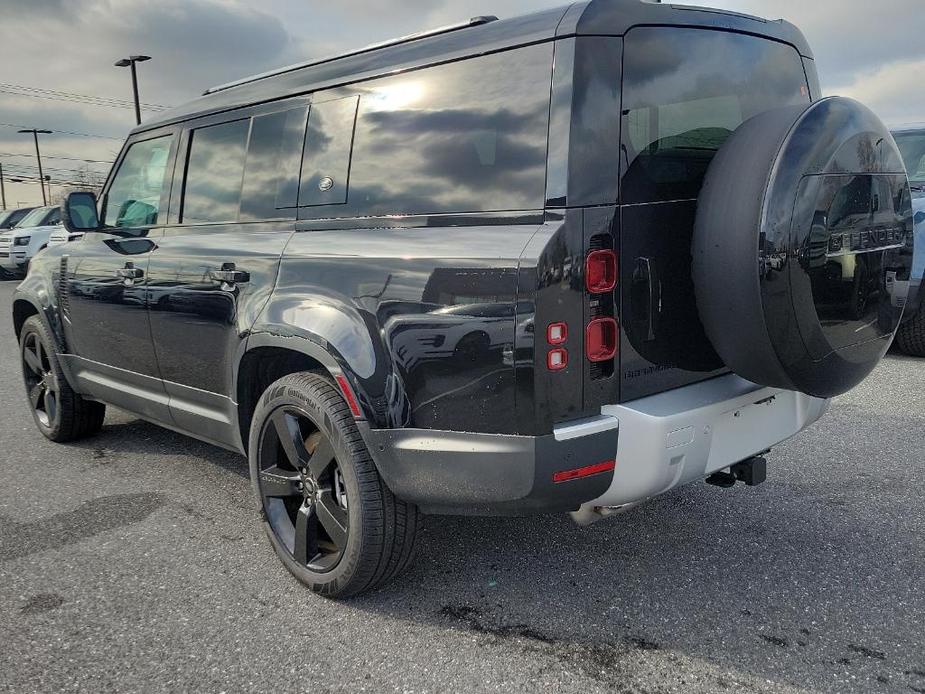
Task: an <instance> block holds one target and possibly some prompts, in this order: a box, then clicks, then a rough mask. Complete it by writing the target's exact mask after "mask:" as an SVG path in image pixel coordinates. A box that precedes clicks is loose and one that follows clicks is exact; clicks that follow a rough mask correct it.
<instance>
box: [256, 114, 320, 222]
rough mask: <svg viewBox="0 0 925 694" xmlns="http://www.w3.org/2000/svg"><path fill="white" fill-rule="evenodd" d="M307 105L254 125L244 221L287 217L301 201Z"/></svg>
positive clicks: (266, 117)
mask: <svg viewBox="0 0 925 694" xmlns="http://www.w3.org/2000/svg"><path fill="white" fill-rule="evenodd" d="M306 116H307V108H306V107H304V106H303V107H300V108H294V109H290V110H288V111H281V112H279V113H271V114H269V115H266V116H257V117H256V118H254V119H253V123H252V125H251V133H250V141H249V143H248V147H247V161H246V164H245V166H244V188H243V190H242V192H241V214H240V219H241V220H242V221H253V220H259V219H273V218H274V217H281V216H287V213H285V212H283V211H282V210H285V209H286V208H294V207H295V206H296V205H297V204H298V195H299V165H300V163H301V160H302V142H303V138H304V136H305V119H306Z"/></svg>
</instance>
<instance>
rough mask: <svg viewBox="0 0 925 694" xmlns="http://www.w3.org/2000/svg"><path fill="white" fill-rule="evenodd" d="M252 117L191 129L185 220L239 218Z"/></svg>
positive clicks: (226, 220)
mask: <svg viewBox="0 0 925 694" xmlns="http://www.w3.org/2000/svg"><path fill="white" fill-rule="evenodd" d="M249 131H250V119H245V120H238V121H234V122H232V123H222V124H221V125H213V126H210V127H207V128H198V129H196V130H193V131H192V132H191V133H190V148H189V158H188V160H187V165H186V185H185V188H184V193H183V213H182V219H181V221H182V222H183V223H184V224H197V223H204V222H231V221H235V220H237V218H238V207H239V206H240V203H241V183H242V179H243V176H244V157H245V152H246V150H247V138H248V132H249Z"/></svg>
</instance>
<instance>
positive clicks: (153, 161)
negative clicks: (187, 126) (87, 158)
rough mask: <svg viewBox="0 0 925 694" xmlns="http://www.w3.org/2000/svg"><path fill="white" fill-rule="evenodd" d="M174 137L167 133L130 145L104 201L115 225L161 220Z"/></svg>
mask: <svg viewBox="0 0 925 694" xmlns="http://www.w3.org/2000/svg"><path fill="white" fill-rule="evenodd" d="M172 139H173V137H172V136H171V135H166V136H164V137H158V138H156V139H154V140H145V141H144V142H136V143H135V144H133V145H131V147H129V149H128V151H127V152H126V153H125V158H124V159H123V160H122V164H121V165H120V166H119V170H118V172H116V177H115V178H114V179H113V182H112V185H111V186H110V188H109V193H108V194H107V196H106V200H105V201H104V203H103V217H102V221H103V222H104V223H106V224H108V225H109V226H115V227H141V226H152V225H154V224H157V223H158V221H159V218H160V204H161V193H162V192H163V190H164V179H165V177H166V173H167V159H168V156H169V155H170V143H171V141H172Z"/></svg>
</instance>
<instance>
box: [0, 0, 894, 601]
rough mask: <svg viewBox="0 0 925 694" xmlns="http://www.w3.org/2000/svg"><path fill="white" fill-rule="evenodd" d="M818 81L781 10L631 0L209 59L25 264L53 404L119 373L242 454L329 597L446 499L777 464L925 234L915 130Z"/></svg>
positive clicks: (110, 395)
mask: <svg viewBox="0 0 925 694" xmlns="http://www.w3.org/2000/svg"><path fill="white" fill-rule="evenodd" d="M820 95H821V91H820V87H819V83H818V79H817V76H816V68H815V64H814V61H813V59H812V53H811V51H810V48H809V46H808V45H807V43H806V41H805V39H804V38H803V36H802V34H801V33H800V32H799V31H798V30H797V29H796V28H795V27H793V26H792V25H790V24H788V23H786V22H783V21H778V22H765V21H763V20H758V19H754V18H750V17H746V16H742V15H739V14H730V13H726V12H722V11H718V10H717V11H714V10H703V9H698V8H690V7H683V8H681V7H674V6H672V5H670V4H668V3H664V4H656V3H649V2H639V1H638V0H591V1H590V2H586V3H579V4H574V5H571V6H570V7H568V8H560V9H555V10H547V11H543V12H539V13H537V14H533V15H529V16H526V17H520V18H515V19H511V20H507V21H496V20H495V19H494V18H491V17H481V18H476V19H473V20H472V21H469V22H464V23H462V24H460V25H455V26H451V27H445V28H442V29H439V30H436V31H433V32H427V33H424V34H419V35H415V36H412V37H407V38H404V39H400V40H398V41H395V42H392V43H389V44H387V45H380V46H376V47H372V48H369V49H362V50H359V51H355V52H353V53H348V54H346V55H343V56H340V57H336V58H330V59H326V60H316V61H312V62H309V63H305V64H302V65H296V66H292V67H289V68H286V69H283V70H279V71H275V72H272V73H269V74H264V75H258V76H256V77H252V78H247V79H244V80H240V81H238V82H235V83H232V84H228V85H224V86H221V87H216V88H213V89H210V90H208V91H207V92H206V94H205V95H204V96H203V97H201V98H199V99H197V100H195V101H193V102H191V103H189V104H186V105H184V106H181V107H179V108H176V109H174V110H172V111H169V112H165V113H162V114H158V115H157V116H156V117H154V118H153V119H150V120H148V121H147V122H145V123H144V124H142V125H141V126H139V127H138V128H136V129H135V130H134V131H133V132H132V133H131V134H130V135H129V138H128V140H127V142H126V144H125V146H124V148H123V150H122V152H121V154H120V155H119V157H118V160H117V162H116V164H115V165H114V170H113V172H112V174H111V175H110V177H109V180H108V182H107V184H106V186H105V187H104V190H103V194H102V197H101V201H102V202H101V205H100V207H99V209H98V208H97V201H96V199H95V197H94V196H93V195H92V194H90V193H72V194H71V195H70V196H69V197H68V199H67V202H66V204H65V208H64V221H65V225H66V226H67V228H68V230H69V231H70V232H72V233H84V237H83V238H82V239H81V240H80V241H78V242H76V243H72V244H66V245H60V246H57V247H56V248H50V249H48V250H47V251H45V252H44V253H42V254H40V255H39V256H38V257H36V258H35V260H34V261H33V263H32V265H31V267H30V271H29V275H28V277H27V278H26V280H25V281H24V282H23V283H22V285H20V287H19V288H18V290H17V292H16V294H15V296H14V303H13V317H14V325H15V330H16V335H17V337H18V338H19V340H20V344H21V354H22V364H23V374H24V379H25V385H26V391H27V393H28V396H29V404H30V408H31V410H32V412H33V415H34V419H35V422H36V424H37V426H38V428H39V429H40V431H41V432H42V433H43V434H44V435H45V436H46V437H48V438H49V439H51V440H53V441H70V440H74V439H77V438H81V437H85V436H89V435H91V434H94V433H95V432H97V431H98V430H99V429H100V427H101V425H102V422H103V417H104V413H105V407H106V405H107V404H111V405H114V406H117V407H119V408H123V409H125V410H128V411H130V412H133V413H135V414H137V415H138V416H140V417H143V418H145V419H148V420H150V421H153V422H156V423H159V424H162V425H164V426H166V427H168V428H171V429H174V430H178V431H181V432H184V433H186V434H189V435H191V436H194V437H197V438H200V439H202V440H205V441H208V442H211V443H214V444H217V445H219V446H224V447H226V448H228V449H230V450H233V451H237V452H240V453H244V454H246V455H247V456H248V458H249V462H250V470H251V477H252V480H253V487H254V495H255V499H256V503H257V506H258V508H259V509H260V511H261V522H262V524H263V526H264V528H265V530H266V532H267V535H268V537H269V540H270V543H271V544H272V546H273V548H274V550H275V552H276V553H277V555H278V556H279V558H280V560H281V561H282V563H283V564H284V565H285V566H286V568H287V569H288V570H289V571H291V572H292V573H293V575H295V576H296V577H297V578H298V579H299V580H301V581H303V582H305V583H306V584H307V585H308V586H310V587H311V589H312V590H315V591H317V592H319V593H321V594H323V595H326V596H331V597H345V596H349V595H354V594H357V593H360V592H363V591H366V590H369V589H372V588H373V587H375V586H378V585H380V584H382V583H383V582H385V581H386V580H388V579H390V578H391V577H393V576H395V575H397V574H398V573H400V572H401V571H402V570H403V569H404V568H405V567H406V566H407V565H408V563H409V561H410V559H411V557H412V555H413V551H414V546H415V539H416V537H417V535H418V531H419V528H420V525H421V514H422V513H425V514H488V515H510V514H530V513H549V512H572V513H573V514H574V516H573V517H574V518H575V519H576V520H577V521H579V522H581V523H588V522H591V521H594V520H597V519H600V518H602V517H604V516H606V515H609V514H610V513H612V512H613V511H614V510H619V509H625V508H627V507H629V506H632V505H634V504H637V503H640V502H642V501H644V500H646V499H649V498H651V497H654V496H657V495H659V494H662V493H664V492H667V491H668V490H670V489H673V488H675V487H677V486H678V485H681V484H687V483H690V482H694V481H698V480H704V479H706V480H707V481H709V482H710V483H712V484H716V485H720V486H731V485H733V484H735V483H737V482H744V483H745V484H748V485H755V484H758V483H760V482H762V481H763V480H764V478H765V471H766V460H765V458H764V457H763V456H764V454H766V453H767V451H768V450H769V449H771V448H772V447H773V446H775V445H776V444H778V443H779V442H781V441H784V440H786V439H788V438H790V437H791V436H794V435H795V434H797V433H799V432H800V431H801V430H802V429H804V428H805V427H807V426H809V425H811V424H812V423H813V422H815V421H816V420H817V419H818V418H819V417H820V416H822V414H823V413H824V412H825V410H826V408H827V405H828V402H829V398H831V397H833V396H836V395H838V394H840V393H844V392H846V391H847V390H849V389H851V388H853V387H854V386H855V385H857V384H858V383H859V382H861V381H862V380H863V379H864V378H866V377H867V375H868V374H869V373H870V372H871V370H873V369H874V368H875V366H876V365H877V364H878V362H879V361H880V359H881V358H882V356H883V354H884V353H885V352H886V350H887V348H888V347H889V345H890V343H891V341H892V339H893V336H894V334H895V331H896V327H897V326H898V324H899V321H900V317H901V315H902V308H900V307H898V306H896V305H894V303H893V302H892V301H891V299H890V297H889V295H888V294H887V292H886V291H885V286H886V283H887V277H888V275H889V273H893V277H894V278H895V277H896V276H898V274H897V273H900V274H901V273H903V272H908V270H909V266H910V263H911V258H910V256H909V255H908V254H904V253H903V252H902V250H903V249H905V248H906V246H907V243H908V242H909V239H908V236H909V234H910V232H911V221H912V214H911V209H910V206H909V189H908V186H909V183H908V180H907V178H906V175H905V173H904V172H903V167H902V162H901V160H900V155H899V152H898V150H897V147H896V145H895V142H894V140H893V138H892V136H891V135H890V133H889V131H888V130H887V128H886V127H885V126H884V125H883V124H882V123H881V122H880V120H879V119H878V118H877V117H876V116H875V115H874V114H873V113H872V112H871V111H869V110H868V109H867V108H865V107H864V106H862V105H861V104H859V103H857V102H855V101H853V100H850V99H844V98H838V97H833V98H827V99H821V98H820ZM845 167H849V168H848V169H847V170H848V171H850V172H851V174H850V175H846V174H845V173H844V172H845V170H846V169H845ZM864 182H866V183H867V185H863V183H864ZM858 265H863V281H862V282H859V283H857V285H855V281H854V277H855V276H856V274H857V273H856V268H857V267H858ZM849 278H850V279H849ZM846 285H848V288H849V289H850V290H851V291H854V292H855V293H859V295H858V296H856V297H854V298H852V297H851V296H846V295H845V293H844V291H843V290H844V289H845V288H846ZM505 326H506V327H505ZM806 464H807V466H809V465H812V464H813V461H806Z"/></svg>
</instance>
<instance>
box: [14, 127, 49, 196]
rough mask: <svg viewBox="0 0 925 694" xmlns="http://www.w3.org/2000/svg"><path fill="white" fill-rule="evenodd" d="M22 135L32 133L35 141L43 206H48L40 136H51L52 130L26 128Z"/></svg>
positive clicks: (21, 131)
mask: <svg viewBox="0 0 925 694" xmlns="http://www.w3.org/2000/svg"><path fill="white" fill-rule="evenodd" d="M19 132H20V133H32V137H33V139H34V140H35V158H36V160H37V161H38V163H39V186H41V188H42V205H43V206H45V205H47V204H48V198H46V197H45V175H44V174H43V173H42V155H41V154H40V153H39V134H42V135H51V130H38V129H36V128H26V129H24V130H20V131H19Z"/></svg>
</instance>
